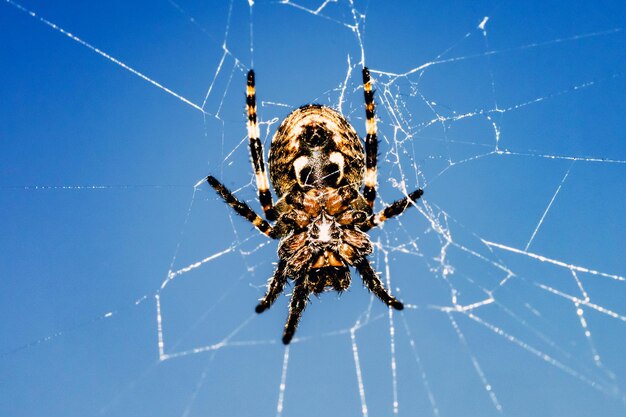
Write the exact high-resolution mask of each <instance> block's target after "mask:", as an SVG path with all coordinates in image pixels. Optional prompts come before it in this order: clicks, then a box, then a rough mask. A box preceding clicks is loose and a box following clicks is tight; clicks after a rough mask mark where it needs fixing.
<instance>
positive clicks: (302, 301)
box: [283, 277, 309, 345]
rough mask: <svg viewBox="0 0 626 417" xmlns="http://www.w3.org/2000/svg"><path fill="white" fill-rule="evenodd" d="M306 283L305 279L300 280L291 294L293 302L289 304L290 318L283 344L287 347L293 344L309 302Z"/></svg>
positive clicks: (286, 325) (284, 333) (288, 318)
mask: <svg viewBox="0 0 626 417" xmlns="http://www.w3.org/2000/svg"><path fill="white" fill-rule="evenodd" d="M304 281H305V279H304V277H300V278H298V279H297V280H296V285H295V286H294V288H293V294H291V301H290V302H289V317H287V323H286V324H285V331H284V332H283V343H284V344H286V345H288V344H289V342H291V339H292V338H293V335H294V334H295V333H296V329H297V328H298V323H299V322H300V317H301V316H302V312H303V311H304V308H305V307H306V304H307V302H308V301H309V289H308V288H307V286H306V284H305V282H304Z"/></svg>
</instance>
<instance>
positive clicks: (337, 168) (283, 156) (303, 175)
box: [269, 104, 365, 197]
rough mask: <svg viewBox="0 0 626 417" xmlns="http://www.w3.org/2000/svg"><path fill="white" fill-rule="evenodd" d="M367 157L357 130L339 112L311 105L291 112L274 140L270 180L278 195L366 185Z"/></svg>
mask: <svg viewBox="0 0 626 417" xmlns="http://www.w3.org/2000/svg"><path fill="white" fill-rule="evenodd" d="M364 161H365V154H364V152H363V146H362V145H361V140H360V139H359V137H358V135H357V133H356V131H355V130H354V128H353V127H352V126H351V125H350V123H348V121H347V120H346V119H345V118H344V117H343V116H342V115H341V114H339V113H338V112H337V111H335V110H333V109H331V108H329V107H325V106H322V105H318V104H309V105H306V106H302V107H300V108H299V109H296V110H294V111H293V112H291V113H290V114H289V115H288V116H287V118H286V119H285V120H284V121H283V122H282V123H281V125H280V127H279V128H278V131H277V132H276V134H275V135H274V137H273V139H272V144H271V146H270V155H269V171H270V179H271V182H272V185H273V186H274V189H275V190H276V192H277V194H278V195H279V196H281V197H282V196H283V195H285V194H287V193H289V192H290V191H292V190H293V189H294V187H295V186H299V187H300V188H303V189H306V188H324V187H339V186H342V185H347V184H356V185H360V184H361V183H362V182H363V175H364V167H365V165H364Z"/></svg>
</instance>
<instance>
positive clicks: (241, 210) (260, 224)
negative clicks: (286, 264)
mask: <svg viewBox="0 0 626 417" xmlns="http://www.w3.org/2000/svg"><path fill="white" fill-rule="evenodd" d="M206 181H207V182H208V183H209V185H210V186H211V187H213V188H214V189H215V191H217V193H218V194H219V195H220V197H222V198H223V199H224V201H225V202H226V204H228V205H229V206H231V207H232V208H233V210H235V212H236V213H237V214H239V215H240V216H242V217H244V218H245V219H246V220H248V221H249V222H250V223H252V224H253V225H254V227H256V228H257V229H259V231H260V232H261V233H263V234H265V235H267V236H269V237H271V238H274V239H275V238H276V234H275V232H274V229H273V228H272V226H270V224H269V223H268V222H266V221H265V220H263V219H262V218H261V216H259V215H258V214H256V213H255V212H254V210H252V209H251V208H250V207H249V206H248V205H247V204H246V203H244V202H243V201H239V200H238V199H237V197H235V196H234V195H233V193H232V192H230V190H229V189H228V188H226V187H224V185H222V183H220V182H219V181H218V180H217V179H216V178H215V177H213V176H211V175H209V176H208V177H206Z"/></svg>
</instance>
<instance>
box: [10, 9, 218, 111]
mask: <svg viewBox="0 0 626 417" xmlns="http://www.w3.org/2000/svg"><path fill="white" fill-rule="evenodd" d="M5 1H6V2H7V3H8V4H10V5H11V6H13V7H15V8H16V9H18V10H20V11H22V12H24V13H26V14H28V15H30V16H31V17H33V18H35V19H37V20H38V21H40V22H41V23H43V24H45V25H47V26H49V27H51V28H52V29H54V30H56V31H57V32H60V33H62V34H63V35H65V36H67V37H68V38H70V39H72V40H73V41H75V42H78V43H79V44H81V45H83V46H84V47H86V48H88V49H90V50H91V51H93V52H95V53H97V54H98V55H100V56H102V57H104V58H106V59H108V60H109V61H111V62H113V63H114V64H116V65H119V66H120V67H122V68H124V69H125V70H127V71H129V72H131V73H133V74H135V75H136V76H138V77H139V78H141V79H143V80H145V81H147V82H149V83H150V84H152V85H154V86H155V87H158V88H159V89H161V90H163V91H165V92H166V93H168V94H170V95H172V96H174V97H176V98H177V99H179V100H180V101H182V102H183V103H185V104H188V105H189V106H191V107H193V108H194V109H196V110H199V111H201V112H202V113H204V114H206V115H210V114H209V113H207V112H205V111H204V110H203V109H202V107H200V106H198V105H197V104H195V103H192V102H191V101H190V100H188V99H186V98H185V97H183V96H181V95H180V94H178V93H175V92H174V91H172V90H170V89H169V88H167V87H165V86H163V85H162V84H160V83H158V82H157V81H154V80H153V79H152V78H150V77H148V76H147V75H144V74H142V73H141V72H139V71H137V70H136V69H134V68H132V67H130V66H128V65H126V64H125V63H123V62H122V61H120V60H119V59H117V58H115V57H113V56H111V55H109V54H107V53H106V52H104V51H102V50H101V49H99V48H96V47H95V46H93V45H91V44H90V43H88V42H86V41H84V40H82V39H81V38H79V37H78V36H76V35H74V34H72V33H71V32H68V31H66V30H65V29H63V28H61V27H60V26H57V25H56V24H55V23H52V22H51V21H49V20H47V19H45V18H43V17H41V16H39V15H37V14H36V13H35V12H33V11H32V10H29V9H27V8H26V7H24V6H22V5H21V4H19V3H16V2H14V1H13V0H5Z"/></svg>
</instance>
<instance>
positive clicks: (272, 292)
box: [254, 260, 287, 313]
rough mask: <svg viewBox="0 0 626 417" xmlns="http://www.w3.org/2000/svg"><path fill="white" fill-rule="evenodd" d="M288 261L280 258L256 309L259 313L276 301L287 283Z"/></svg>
mask: <svg viewBox="0 0 626 417" xmlns="http://www.w3.org/2000/svg"><path fill="white" fill-rule="evenodd" d="M286 266H287V261H284V260H280V261H279V262H278V266H277V267H276V271H274V275H273V276H272V278H270V280H269V282H268V284H267V292H266V293H265V295H264V296H263V298H262V299H261V301H260V302H259V304H258V305H257V306H256V308H255V309H254V310H255V311H256V312H257V313H262V312H264V311H265V310H267V309H268V308H270V307H271V306H272V304H274V301H276V299H277V298H278V296H279V295H280V293H282V292H283V289H284V288H285V284H286V283H287V276H286V275H285V267H286Z"/></svg>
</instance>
